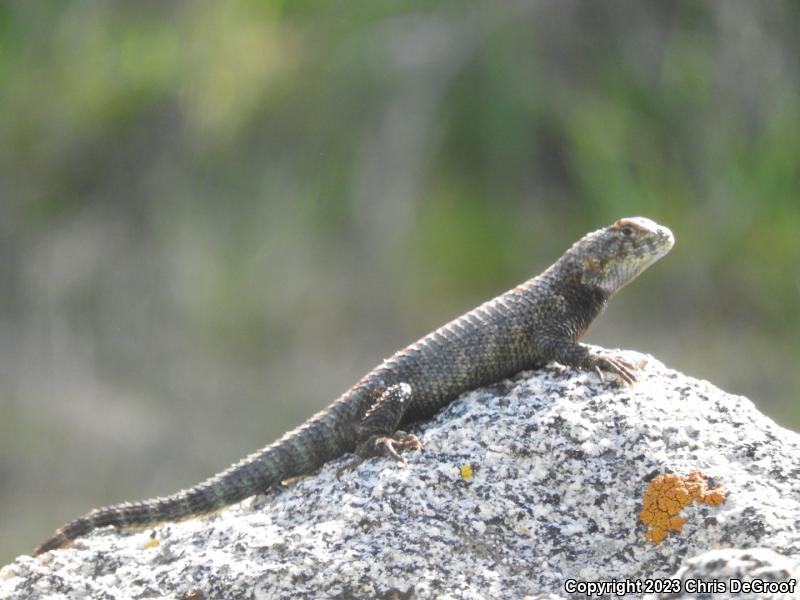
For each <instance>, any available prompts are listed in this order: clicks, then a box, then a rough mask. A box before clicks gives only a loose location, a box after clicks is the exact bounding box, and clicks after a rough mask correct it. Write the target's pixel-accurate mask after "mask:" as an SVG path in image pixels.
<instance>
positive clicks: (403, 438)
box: [356, 431, 422, 464]
mask: <svg viewBox="0 0 800 600" xmlns="http://www.w3.org/2000/svg"><path fill="white" fill-rule="evenodd" d="M420 448H422V444H421V443H420V441H419V439H418V438H417V436H415V435H414V434H413V433H406V432H405V431H395V432H394V434H393V435H391V436H389V435H374V436H370V437H369V438H367V439H366V440H365V441H364V442H362V443H361V444H359V445H358V447H357V448H356V456H357V457H359V458H360V459H361V460H364V459H365V458H370V457H372V456H386V457H388V458H391V459H393V460H395V461H397V462H399V463H403V464H406V459H405V458H403V457H402V456H400V453H399V452H398V450H400V451H402V450H419V449H420Z"/></svg>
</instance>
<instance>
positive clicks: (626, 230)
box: [619, 225, 633, 237]
mask: <svg viewBox="0 0 800 600" xmlns="http://www.w3.org/2000/svg"><path fill="white" fill-rule="evenodd" d="M619 231H620V233H622V235H624V236H626V237H630V236H632V235H633V227H631V226H630V225H623V226H622V227H620V229H619Z"/></svg>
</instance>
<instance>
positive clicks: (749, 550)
mask: <svg viewBox="0 0 800 600" xmlns="http://www.w3.org/2000/svg"><path fill="white" fill-rule="evenodd" d="M628 357H629V360H633V361H637V362H639V363H640V364H641V365H642V366H643V368H642V371H641V373H640V380H639V382H638V383H637V384H636V385H635V386H633V387H626V386H623V385H620V384H618V383H616V382H613V381H608V380H606V381H605V382H601V381H600V380H599V379H598V377H597V376H596V375H595V374H593V373H580V372H575V371H574V370H571V369H566V368H563V367H561V366H559V365H551V366H549V367H547V368H545V369H543V370H539V371H534V372H524V373H520V374H519V375H517V376H516V377H514V378H513V379H510V380H506V381H503V382H500V383H498V384H495V385H492V386H489V387H486V388H481V389H479V390H475V391H473V392H471V393H468V394H465V395H464V396H462V397H461V398H460V399H459V400H457V401H456V402H454V403H452V404H451V405H450V406H449V407H448V408H446V409H445V410H443V411H442V412H441V413H440V414H438V415H437V416H436V417H435V418H433V419H431V420H430V421H427V422H424V423H420V424H417V425H416V426H414V427H412V428H411V431H413V432H414V433H416V434H417V435H418V436H419V438H420V440H421V441H422V443H423V449H422V450H421V451H419V452H414V453H410V454H407V458H408V465H401V464H398V463H394V462H391V461H388V460H380V459H372V460H369V461H366V462H364V463H362V464H361V465H360V466H358V467H357V468H355V469H352V470H345V471H343V472H341V473H338V472H337V471H339V468H340V467H341V466H342V465H343V464H345V463H346V462H347V461H348V460H350V458H349V457H345V458H342V459H339V460H337V461H332V462H331V463H329V464H328V465H326V466H325V467H324V468H322V469H321V470H320V471H319V472H318V473H315V474H313V475H311V476H308V477H305V478H301V479H297V480H294V481H291V482H287V484H286V485H284V486H282V487H281V488H280V489H277V490H272V491H271V492H270V493H268V494H265V495H260V496H257V497H254V498H252V499H250V500H247V501H245V502H243V503H241V504H239V505H235V506H232V507H230V508H229V509H227V510H225V511H222V512H221V513H219V514H216V515H214V516H211V517H207V518H204V519H194V520H189V521H185V522H182V523H168V524H165V525H163V526H162V527H158V528H155V529H148V530H146V531H143V532H135V533H120V532H116V531H115V530H113V529H104V530H101V531H97V532H95V533H93V534H92V535H90V536H88V537H86V538H83V539H80V540H78V541H77V542H76V543H75V544H74V545H73V546H72V547H71V548H69V549H65V550H58V551H54V552H49V553H46V554H45V555H42V556H40V557H36V558H33V557H30V556H20V557H18V558H17V559H16V560H15V561H14V562H13V563H11V564H9V565H7V566H6V567H4V568H3V569H2V570H0V598H14V599H29V598H31V599H33V598H36V599H39V598H83V597H90V598H161V597H165V598H186V599H188V598H254V599H267V598H315V599H316V598H326V597H330V598H501V597H502V598H558V597H574V596H578V595H580V594H579V590H578V591H575V589H576V588H575V586H579V585H582V584H583V585H585V584H588V583H589V582H592V583H596V582H612V583H614V584H615V585H621V584H627V585H634V586H635V585H640V586H644V587H643V588H642V592H641V593H636V594H635V595H637V596H641V595H642V594H644V593H646V592H647V591H648V589H645V587H646V586H651V588H652V586H654V585H659V584H653V583H652V582H654V581H657V580H663V579H672V580H673V584H675V581H677V582H678V583H677V584H675V585H677V586H678V588H680V589H676V590H671V591H670V590H664V589H654V588H652V589H649V591H652V592H654V594H653V595H652V596H651V597H659V598H660V597H665V598H666V597H675V598H678V597H702V596H700V595H697V594H694V595H693V594H688V595H681V594H687V592H686V590H685V589H683V587H682V586H685V582H686V581H688V580H692V579H694V580H696V579H699V580H702V581H712V580H713V579H714V578H716V579H718V580H724V581H725V582H726V583H727V582H728V580H729V579H735V578H737V577H739V578H745V579H747V578H751V579H752V578H759V577H762V576H763V577H764V578H767V577H772V578H773V579H777V580H781V581H785V582H787V584H786V585H789V582H790V581H791V580H792V579H795V580H796V579H797V578H798V576H800V566H798V563H797V559H796V557H798V556H800V435H798V434H796V433H794V432H791V431H788V430H786V429H783V428H781V427H779V426H778V425H776V424H775V423H774V422H773V421H772V420H770V419H769V418H767V417H765V416H764V415H763V414H761V413H760V412H759V411H758V410H757V409H756V408H755V407H754V405H753V403H752V402H751V401H750V400H748V399H747V398H744V397H742V396H734V395H731V394H727V393H725V392H723V391H721V390H719V389H718V388H716V387H714V386H713V385H711V384H710V383H708V382H705V381H699V380H697V379H692V378H690V377H687V376H685V375H682V374H681V373H678V372H676V371H674V370H670V369H667V368H666V367H664V366H663V365H662V364H661V363H659V362H658V361H657V360H655V359H653V358H652V357H649V356H643V355H641V354H637V353H633V352H631V353H628ZM332 395H334V394H332ZM695 470H699V471H702V472H703V473H704V474H705V475H706V476H707V477H708V478H709V481H711V482H713V483H715V484H716V483H719V484H721V485H722V486H723V487H724V489H725V493H726V500H725V502H724V503H723V504H722V505H720V506H708V505H702V504H693V505H690V506H688V507H687V508H685V509H684V510H683V512H682V517H683V518H684V519H685V520H686V522H685V525H684V526H683V529H682V531H680V532H674V533H671V534H670V535H669V536H668V537H667V538H666V540H664V541H663V542H661V543H660V544H658V545H655V544H653V543H651V542H649V541H647V540H646V539H645V536H644V534H645V526H644V524H643V523H641V522H640V520H639V512H640V510H641V509H642V496H643V494H644V491H645V490H646V488H647V486H648V482H649V481H650V480H652V478H653V477H655V476H656V475H658V474H664V473H681V474H688V473H690V472H691V471H695ZM168 491H171V490H165V492H168ZM87 508H89V507H87ZM36 541H38V540H31V545H32V546H33V544H34V542H36ZM759 573H761V575H759ZM648 581H649V582H651V583H648ZM569 586H572V587H569ZM610 589H611V588H606V589H605V591H604V593H605V594H606V596H607V597H614V595H613V594H614V592H613V591H609V590H610ZM655 592H660V594H656V593H655ZM728 593H729V592H726V593H717V594H714V595H713V598H724V597H727V594H728ZM788 593H789V595H788V596H780V595H778V596H774V597H800V596H796V594H797V593H798V590H797V586H796V585H795V586H794V594H795V595H792V593H791V592H788ZM581 597H586V596H585V594H584V595H582V596H581ZM708 597H712V596H708ZM735 597H737V598H747V597H751V596H748V595H747V594H738V595H736V596H735ZM752 597H754V598H755V597H766V596H765V595H753V596H752Z"/></svg>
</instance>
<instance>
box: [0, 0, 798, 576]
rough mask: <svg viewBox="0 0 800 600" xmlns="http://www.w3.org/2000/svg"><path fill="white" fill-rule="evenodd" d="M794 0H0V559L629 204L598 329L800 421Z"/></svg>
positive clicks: (190, 458) (210, 462) (196, 458)
mask: <svg viewBox="0 0 800 600" xmlns="http://www.w3.org/2000/svg"><path fill="white" fill-rule="evenodd" d="M798 19H800V3H796V2H788V1H785V2H770V3H744V2H741V3H732V2H713V3H712V2H708V3H698V2H688V1H685V2H684V1H680V2H644V3H642V2H630V3H628V2H590V3H578V2H575V3H573V2H545V1H537V2H524V1H523V2H515V3H500V2H491V3H489V2H487V3H463V2H425V1H422V0H412V1H410V2H405V3H402V5H401V4H398V3H394V2H393V3H389V2H385V1H382V0H377V1H376V0H356V1H354V2H348V3H341V2H330V1H321V0H304V1H298V2H281V1H273V2H269V1H263V2H256V1H254V0H250V1H247V2H210V1H205V2H166V3H162V2H134V3H124V2H106V3H96V2H80V1H79V2H70V3H61V2H37V3H31V2H24V1H22V0H19V1H11V2H5V3H3V4H2V5H0V140H2V144H0V249H1V250H2V256H3V259H2V260H0V283H2V294H0V332H1V333H2V335H0V352H2V356H3V359H2V360H0V375H1V376H0V382H2V383H0V414H1V415H2V419H0V421H2V424H0V457H1V458H0V474H2V476H3V486H0V523H2V526H0V539H3V540H4V544H3V545H2V547H0V563H3V562H5V560H8V559H11V558H12V557H13V556H14V555H15V554H18V553H21V552H25V551H29V550H30V549H31V548H32V547H33V546H34V545H35V543H37V542H39V541H41V540H40V538H42V537H43V536H44V535H45V534H46V533H49V531H50V530H51V529H52V528H53V527H55V526H57V525H59V524H60V523H61V522H62V521H64V520H66V519H68V518H70V517H73V516H76V515H77V514H78V513H80V512H83V511H84V510H86V509H88V508H91V507H92V506H95V505H97V504H100V503H107V502H111V501H119V500H123V499H126V500H131V499H135V498H137V497H142V496H148V495H152V494H162V493H167V492H170V491H173V490H174V489H176V488H177V487H180V486H184V485H188V484H191V483H194V482H195V481H197V480H198V479H200V478H202V477H204V476H205V475H208V474H211V473H213V472H215V471H217V470H218V469H220V468H221V467H224V466H226V465H227V464H228V463H229V462H230V461H233V460H235V459H237V458H239V457H240V456H242V455H243V454H245V453H246V452H249V451H251V450H254V449H255V448H257V447H259V446H260V445H263V444H265V443H267V442H269V441H271V440H272V439H273V438H274V437H275V436H276V435H278V434H280V433H281V432H282V431H284V430H285V429H286V428H288V427H290V426H291V425H293V424H297V423H299V422H300V421H301V420H302V419H304V418H305V417H306V416H308V415H309V414H310V413H311V412H312V411H313V410H314V409H315V408H317V407H320V406H322V405H324V404H325V403H327V402H328V401H330V400H332V399H333V398H334V397H335V396H336V395H337V394H338V393H339V392H340V391H342V390H343V389H345V388H346V387H348V386H349V385H350V383H352V381H353V380H354V379H355V378H356V377H357V376H358V375H360V374H361V373H363V372H364V371H366V370H367V369H368V368H370V367H372V366H373V365H374V364H375V363H376V362H377V361H378V360H380V359H381V358H382V357H384V356H387V355H388V354H390V353H391V352H392V351H393V350H395V349H396V348H398V347H401V346H403V345H405V344H406V343H408V342H410V341H412V340H413V339H415V338H416V337H417V336H419V335H421V334H423V333H425V332H427V331H428V330H429V329H430V328H432V327H434V326H436V325H439V324H440V323H441V322H443V321H444V320H446V319H448V318H450V317H453V316H455V315H456V314H458V313H459V312H460V311H461V310H464V309H467V308H470V307H471V306H473V305H474V304H475V303H477V302H479V301H481V300H483V299H486V298H487V297H489V296H491V295H494V294H495V293H498V292H500V291H503V290H505V289H506V288H508V287H510V286H511V285H514V284H516V283H518V282H519V281H521V280H523V279H525V278H527V277H528V276H530V275H532V274H534V273H536V272H538V271H539V270H540V269H541V268H543V267H545V266H547V265H548V264H550V262H551V261H552V260H553V259H554V258H555V257H557V256H558V255H560V253H561V252H562V251H563V249H564V248H565V247H566V246H567V245H568V244H569V243H571V242H572V241H573V240H574V239H576V238H577V237H578V236H580V235H581V234H583V233H585V232H586V231H588V230H589V229H592V228H596V227H599V226H601V225H605V224H607V223H608V222H611V221H612V220H614V219H616V218H618V217H621V216H631V215H637V214H641V215H645V216H648V217H651V218H654V219H655V220H657V221H659V222H662V223H664V224H666V225H668V226H669V227H670V228H672V229H673V231H674V232H675V234H676V237H677V245H676V247H675V250H674V251H673V253H672V254H671V255H670V256H669V257H667V258H666V259H665V260H664V261H662V262H661V263H659V264H658V265H657V266H656V267H655V268H653V269H652V270H651V271H650V272H648V273H647V274H646V275H645V276H644V277H643V278H642V279H641V280H640V281H639V282H637V283H636V284H635V285H634V286H632V287H631V288H630V289H629V290H625V292H624V293H623V294H621V295H620V297H619V298H618V299H617V300H615V302H614V303H613V305H612V307H611V309H610V310H609V312H608V314H607V315H605V316H604V318H602V319H601V321H600V322H598V324H597V326H596V327H595V328H593V330H592V331H591V332H590V335H589V338H588V339H589V341H592V342H595V343H600V344H603V345H609V346H624V347H632V348H636V349H640V350H642V351H647V352H651V353H653V354H654V355H655V356H656V357H658V358H659V359H661V360H663V361H664V362H665V363H667V364H668V365H670V366H673V367H675V368H677V369H680V370H683V371H685V372H687V373H689V374H691V375H695V376H699V377H703V378H706V379H709V380H710V381H712V382H713V383H715V384H717V385H719V386H720V387H723V388H724V389H726V390H728V391H732V392H737V393H742V394H745V395H747V396H749V397H750V398H752V399H753V400H754V401H756V402H757V403H758V405H759V407H760V408H761V409H762V410H763V411H764V412H766V413H767V414H769V415H770V416H772V417H774V418H775V419H776V420H777V421H778V422H780V423H781V424H783V425H785V426H787V427H791V428H794V429H800V405H799V404H798V402H797V398H798V396H799V395H800V370H798V369H797V365H798V364H799V363H800V336H798V335H797V334H798V332H799V331H800V311H799V310H798V306H800V234H799V233H798V232H800V168H799V167H800V38H798V36H797V34H796V24H797V23H798Z"/></svg>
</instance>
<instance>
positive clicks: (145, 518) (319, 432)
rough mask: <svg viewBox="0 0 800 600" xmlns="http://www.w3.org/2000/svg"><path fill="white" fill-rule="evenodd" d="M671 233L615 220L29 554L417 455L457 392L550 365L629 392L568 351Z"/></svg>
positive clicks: (610, 367)
mask: <svg viewBox="0 0 800 600" xmlns="http://www.w3.org/2000/svg"><path fill="white" fill-rule="evenodd" d="M673 243H674V238H673V236H672V232H670V230H669V229H667V228H666V227H662V226H660V225H658V224H657V223H654V222H653V221H651V220H649V219H645V218H642V217H634V218H627V219H620V220H619V221H617V222H615V223H614V224H612V225H610V226H609V227H605V228H603V229H599V230H597V231H594V232H591V233H589V234H587V235H586V236H584V237H583V238H581V239H580V240H578V241H577V242H576V243H575V244H573V245H572V246H571V247H570V248H569V249H568V250H567V251H566V252H565V253H564V255H563V256H562V257H561V258H559V259H558V260H557V261H556V262H555V263H554V264H553V265H552V266H551V267H549V268H548V269H547V270H545V271H544V272H543V273H541V274H540V275H538V276H537V277H534V278H533V279H530V280H528V281H526V282H525V283H523V284H521V285H519V286H517V287H515V288H514V289H512V290H509V291H508V292H506V293H504V294H502V295H500V296H498V297H496V298H494V299H493V300H489V301H488V302H485V303H484V304H481V305H480V306H478V307H477V308H475V309H474V310H471V311H470V312H468V313H466V314H464V315H462V316H460V317H458V318H457V319H455V320H453V321H451V322H450V323H448V324H446V325H444V326H442V327H440V328H439V329H437V330H435V331H434V332H432V333H430V334H428V335H426V336H425V337H423V338H422V339H420V340H419V341H417V342H415V343H413V344H411V345H410V346H408V347H406V348H404V349H402V350H400V351H399V352H397V353H396V354H395V355H394V356H392V357H390V358H388V359H386V360H385V361H383V363H382V364H380V365H378V366H377V367H375V368H374V369H373V370H372V371H370V372H369V373H367V374H366V375H365V376H364V377H362V378H361V379H360V380H359V381H358V382H356V384H355V385H353V387H351V388H350V389H349V390H347V391H346V392H345V393H344V394H342V395H341V396H340V397H339V398H338V399H337V400H336V401H334V402H333V403H332V404H331V405H330V406H328V407H327V408H325V409H324V410H322V411H320V412H318V413H317V414H316V415H314V416H312V417H311V418H310V419H309V420H308V421H306V422H305V423H304V424H302V425H300V426H299V427H298V428H296V429H294V430H293V431H290V432H288V433H286V434H285V435H283V437H281V438H280V439H279V440H277V441H276V442H274V443H273V444H270V445H269V446H266V447H265V448H263V449H261V450H259V451H257V452H255V453H254V454H251V455H250V456H248V457H246V458H244V459H242V460H241V461H239V462H238V463H236V464H234V465H232V466H231V467H229V468H228V469H226V470H225V471H222V472H221V473H219V474H217V475H215V476H213V477H211V478H209V479H207V480H206V481H203V482H202V483H199V484H197V485H195V486H194V487H191V488H189V489H187V490H182V491H180V492H177V493H175V494H173V495H171V496H166V497H160V498H153V499H150V500H144V501H141V502H133V503H125V504H117V505H114V506H107V507H103V508H96V509H94V510H92V511H91V512H89V513H87V514H86V515H84V516H82V517H79V518H77V519H75V520H74V521H71V522H69V523H67V524H66V525H64V526H63V527H61V528H60V529H58V530H57V531H56V532H55V533H54V534H53V535H52V537H50V538H49V539H47V540H46V541H45V542H44V543H42V544H41V545H40V546H39V547H38V548H36V549H35V550H34V555H38V554H41V553H43V552H47V551H48V550H53V549H56V548H61V547H64V546H66V545H68V544H69V543H70V542H72V541H73V540H75V539H76V538H78V537H80V536H83V535H86V534H88V533H90V532H91V531H93V530H94V529H97V528H99V527H104V526H108V525H113V526H114V527H117V528H121V529H125V528H143V527H146V526H150V525H155V524H158V523H162V522H164V521H176V520H180V519H186V518H190V517H196V516H201V515H205V514H209V513H212V512H215V511H217V510H219V509H221V508H223V507H225V506H228V505H230V504H234V503H236V502H239V501H241V500H244V499H245V498H247V497H249V496H252V495H254V494H257V493H260V492H263V491H265V490H267V489H268V488H269V487H271V486H275V485H276V484H279V483H280V482H281V481H283V480H285V479H288V478H291V477H294V476H297V475H302V474H307V473H310V472H312V471H314V470H315V469H317V468H319V467H320V466H322V465H323V464H324V463H326V462H328V461H331V460H333V459H335V458H337V457H339V456H342V455H344V454H346V453H349V452H355V454H356V456H357V457H360V458H366V457H370V456H388V457H391V458H394V459H396V460H400V461H403V458H402V457H401V456H400V455H399V454H398V450H403V449H412V448H419V447H420V444H419V441H418V440H417V438H416V437H415V436H413V435H411V434H407V433H404V432H400V431H397V427H398V426H399V425H401V424H403V423H409V422H412V421H416V420H418V419H422V418H425V417H429V416H431V415H433V414H434V413H436V412H437V411H438V410H440V409H441V408H442V407H444V406H446V405H447V404H449V403H450V402H451V401H453V400H454V399H455V398H457V397H458V396H459V395H460V394H461V393H463V392H465V391H468V390H471V389H473V388H476V387H479V386H481V385H485V384H488V383H492V382H495V381H498V380H500V379H503V378H505V377H509V376H511V375H513V374H515V373H517V372H518V371H521V370H523V369H530V368H536V367H541V366H543V365H544V364H545V363H548V362H550V361H557V362H559V363H562V364H564V365H568V366H572V367H575V368H578V369H586V370H593V371H595V372H597V374H598V375H599V376H600V377H601V378H602V372H603V371H605V372H607V373H610V374H613V375H615V376H617V377H618V378H619V379H621V380H622V381H624V382H626V383H628V384H632V383H633V382H634V381H635V367H634V366H633V365H631V364H629V363H628V362H627V361H625V360H624V359H623V358H621V357H619V356H614V355H610V354H605V353H604V354H598V353H595V352H593V351H592V350H590V349H589V348H588V347H587V346H584V345H583V344H579V343H577V341H576V340H578V339H579V338H580V337H581V336H582V335H583V334H584V333H585V332H586V330H587V328H588V327H589V325H590V324H591V323H592V321H593V320H594V319H595V317H597V316H598V315H599V314H600V312H602V310H603V309H604V308H605V306H606V303H607V302H608V300H609V299H610V298H611V296H613V295H614V294H615V293H616V292H618V291H619V290H620V289H621V288H622V287H623V286H625V285H626V284H627V283H629V282H630V281H631V280H633V279H634V278H636V277H637V276H638V275H639V274H640V273H641V272H642V271H643V270H644V269H646V268H647V267H648V266H650V265H651V264H653V263H654V262H655V261H657V260H658V259H659V258H661V257H662V256H664V255H665V254H666V253H667V252H669V250H670V248H672V245H673Z"/></svg>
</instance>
